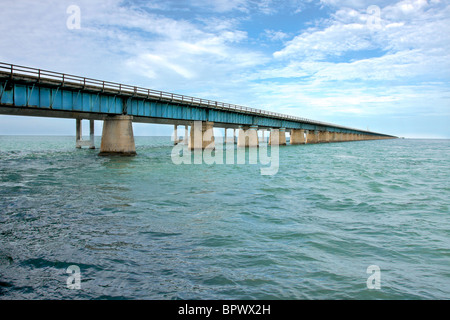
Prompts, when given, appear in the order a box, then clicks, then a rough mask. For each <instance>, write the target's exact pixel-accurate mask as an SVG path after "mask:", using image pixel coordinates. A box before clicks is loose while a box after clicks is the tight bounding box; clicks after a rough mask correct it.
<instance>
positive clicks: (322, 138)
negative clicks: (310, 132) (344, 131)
mask: <svg viewBox="0 0 450 320" xmlns="http://www.w3.org/2000/svg"><path fill="white" fill-rule="evenodd" d="M325 142H329V140H328V132H327V131H319V132H318V135H317V143H325Z"/></svg>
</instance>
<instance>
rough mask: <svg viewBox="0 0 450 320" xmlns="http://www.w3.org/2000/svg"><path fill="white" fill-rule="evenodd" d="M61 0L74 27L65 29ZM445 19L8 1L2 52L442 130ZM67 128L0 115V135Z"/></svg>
mask: <svg viewBox="0 0 450 320" xmlns="http://www.w3.org/2000/svg"><path fill="white" fill-rule="evenodd" d="M70 5H77V6H78V7H79V8H80V11H81V14H80V18H81V20H80V29H69V28H67V25H66V22H67V19H68V18H69V14H67V12H66V11H67V8H68V7H69V6H70ZM449 31H450V2H449V1H443V0H440V1H439V0H428V1H426V0H403V1H374V0H370V1H366V0H320V1H297V0H284V1H279V0H263V1H254V0H188V1H175V0H172V1H170V0H169V1H168V0H164V1H163V0H161V1H160V0H155V1H137V0H127V1H119V0H105V1H87V0H79V1H78V0H71V1H64V0H62V1H34V0H6V1H2V8H1V10H0V48H1V50H0V61H2V62H6V63H12V64H19V65H26V66H31V67H37V68H43V69H49V70H53V71H60V72H65V73H71V74H76V75H81V76H87V77H92V78H97V79H102V80H110V81H115V82H122V83H126V84H132V85H139V86H143V87H149V88H152V89H158V90H164V91H171V92H176V93H182V94H187V95H193V96H198V97H202V98H209V99H214V100H219V101H223V102H230V103H235V104H240V105H246V106H250V107H255V108H261V109H267V110H271V111H276V112H281V113H286V114H291V115H296V116H301V117H305V118H310V119H314V120H320V121H325V122H331V123H336V124H341V125H346V126H350V127H355V128H361V129H369V130H372V131H377V132H383V133H388V134H394V135H397V136H405V137H411V138H419V137H420V138H450V32H449ZM134 130H135V134H136V135H169V134H171V132H172V128H171V127H170V126H161V125H143V124H135V125H134ZM100 131H101V123H100V122H98V123H97V124H96V132H97V133H99V132H100ZM74 133H75V121H74V120H71V119H70V120H64V119H45V118H24V117H10V116H0V134H67V135H74Z"/></svg>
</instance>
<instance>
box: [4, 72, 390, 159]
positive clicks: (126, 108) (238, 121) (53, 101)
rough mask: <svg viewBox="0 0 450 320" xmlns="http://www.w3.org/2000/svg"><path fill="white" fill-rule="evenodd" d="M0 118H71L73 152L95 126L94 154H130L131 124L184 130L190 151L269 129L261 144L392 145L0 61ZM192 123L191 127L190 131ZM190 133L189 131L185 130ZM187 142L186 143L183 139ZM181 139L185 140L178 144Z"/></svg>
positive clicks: (243, 142) (351, 132)
mask: <svg viewBox="0 0 450 320" xmlns="http://www.w3.org/2000/svg"><path fill="white" fill-rule="evenodd" d="M0 114H7V115H22V116H36V117H56V118H72V119H76V147H78V148H81V147H82V146H88V147H90V148H95V146H94V121H95V120H102V121H103V133H102V142H101V146H100V155H109V154H121V155H134V154H136V149H135V144H134V136H133V126H132V122H143V123H159V124H170V125H174V129H175V130H174V131H175V133H174V136H175V143H178V142H179V139H178V132H177V127H178V126H180V125H183V126H185V142H186V143H188V144H189V148H190V149H197V148H198V149H200V148H201V149H205V148H214V134H213V128H214V127H216V128H224V129H225V139H226V138H227V137H226V134H227V129H233V138H234V139H235V140H236V130H238V137H237V144H238V147H257V146H258V144H259V140H258V130H263V135H264V131H270V136H269V144H278V145H286V131H290V144H310V143H327V142H344V141H357V140H379V139H393V138H396V137H394V136H390V135H386V134H381V133H376V132H371V131H365V130H359V129H354V128H348V127H344V126H340V125H335V124H330V123H324V122H320V121H314V120H309V119H304V118H300V117H294V116H290V115H285V114H280V113H275V112H270V111H266V110H260V109H254V108H249V107H244V106H239V105H234V104H228V103H223V102H218V101H211V100H206V99H201V98H194V97H189V96H183V95H179V94H175V93H169V92H163V91H156V90H152V89H146V88H140V87H135V86H130V85H124V84H120V83H115V82H109V81H101V80H95V79H90V78H84V77H79V76H74V75H68V74H64V73H58V72H53V71H47V70H41V69H35V68H29V67H24V66H17V65H12V64H6V63H0ZM83 119H87V120H90V140H87V141H84V140H82V138H81V120H83ZM194 124H195V125H194ZM189 127H191V130H190V133H188V128H189ZM188 136H189V139H187V137H188ZM186 140H188V141H186Z"/></svg>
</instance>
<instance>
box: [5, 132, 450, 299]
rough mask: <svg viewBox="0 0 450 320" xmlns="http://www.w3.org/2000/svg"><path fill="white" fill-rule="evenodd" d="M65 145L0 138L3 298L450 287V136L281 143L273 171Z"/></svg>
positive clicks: (439, 291) (340, 293)
mask: <svg viewBox="0 0 450 320" xmlns="http://www.w3.org/2000/svg"><path fill="white" fill-rule="evenodd" d="M97 140H98V141H97V142H96V145H97V146H98V145H99V142H100V141H99V138H97ZM74 145H75V142H74V137H32V136H29V137H17V136H0V210H1V211H0V298H1V299H74V298H75V299H113V298H121V299H449V298H450V220H449V217H450V215H449V214H450V212H449V195H450V183H449V181H450V170H449V168H450V140H409V139H397V140H386V141H361V142H348V143H334V144H318V145H301V146H286V147H281V148H280V167H279V171H278V173H277V174H276V175H272V176H270V175H269V176H266V175H261V174H260V170H259V169H260V167H261V166H260V165H259V164H256V165H250V164H247V165H217V164H216V165H207V164H201V165H194V164H192V165H187V164H183V165H175V164H174V163H173V162H172V160H171V150H172V143H171V141H170V138H165V137H136V147H137V153H138V156H137V157H134V158H122V157H109V158H108V157H107V158H105V157H98V156H97V153H98V150H88V149H82V150H77V149H75V148H74ZM71 265H76V266H78V267H79V268H80V277H81V284H80V286H81V289H79V290H77V289H74V290H71V289H68V288H67V279H68V277H69V274H68V273H66V269H67V268H68V267H69V266H71ZM370 265H377V266H379V268H380V286H381V288H380V289H369V288H368V287H367V279H368V277H369V276H370V275H371V274H369V273H367V272H366V271H367V268H368V267H369V266H370Z"/></svg>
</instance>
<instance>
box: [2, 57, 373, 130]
mask: <svg viewBox="0 0 450 320" xmlns="http://www.w3.org/2000/svg"><path fill="white" fill-rule="evenodd" d="M0 73H4V74H5V73H7V74H9V76H10V77H11V78H13V77H15V76H23V77H32V78H34V79H36V80H37V82H42V81H51V82H52V83H54V82H56V83H59V84H60V85H61V86H77V87H80V88H82V89H89V90H100V91H103V92H107V93H114V94H119V95H127V96H138V97H143V98H147V99H152V100H158V101H171V102H175V103H181V104H189V105H193V106H199V107H208V108H212V109H222V110H230V111H235V112H236V111H237V112H241V113H246V114H254V115H262V116H268V117H272V118H278V119H282V120H290V121H296V122H302V123H308V124H312V125H319V126H328V127H334V128H340V129H347V130H355V131H360V132H367V133H373V132H370V131H366V130H360V129H353V128H349V127H344V126H339V125H335V124H331V123H326V122H321V121H315V120H310V119H305V118H301V117H295V116H290V115H286V114H281V113H277V112H272V111H267V110H261V109H255V108H249V107H244V106H240V105H235V104H230V103H224V102H218V101H213V100H208V99H201V98H195V97H191V96H184V95H180V94H176V93H170V92H164V91H158V90H153V89H147V88H142V87H136V86H130V85H126V84H121V83H117V82H110V81H103V80H97V79H91V78H85V77H80V76H74V75H70V74H65V73H60V72H54V71H48V70H42V69H36V68H30V67H24V66H19V65H13V64H8V63H3V62H0Z"/></svg>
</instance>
